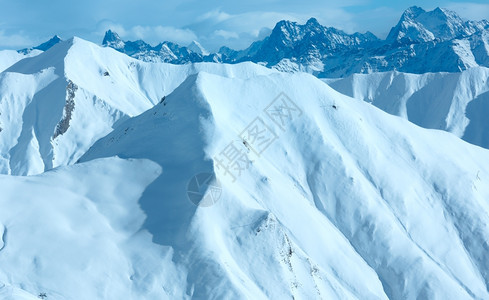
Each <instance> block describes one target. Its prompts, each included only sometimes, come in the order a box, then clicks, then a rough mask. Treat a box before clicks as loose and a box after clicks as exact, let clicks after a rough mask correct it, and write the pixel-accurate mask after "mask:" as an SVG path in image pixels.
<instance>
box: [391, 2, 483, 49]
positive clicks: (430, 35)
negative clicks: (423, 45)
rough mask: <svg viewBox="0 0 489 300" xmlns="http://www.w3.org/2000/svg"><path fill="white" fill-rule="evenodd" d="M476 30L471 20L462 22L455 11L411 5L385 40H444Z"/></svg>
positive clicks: (406, 42)
mask: <svg viewBox="0 0 489 300" xmlns="http://www.w3.org/2000/svg"><path fill="white" fill-rule="evenodd" d="M477 30H478V28H477V25H474V24H473V22H464V21H463V20H462V18H460V16H459V15H458V14H457V13H455V12H453V11H450V10H448V9H445V8H440V7H437V8H435V9H434V10H432V11H425V10H424V9H422V8H420V7H418V6H412V7H410V8H408V9H407V10H406V11H405V12H404V13H403V14H402V16H401V19H400V20H399V23H398V24H397V25H396V26H395V27H393V28H392V29H391V32H390V33H389V36H388V37H387V40H388V41H390V42H395V43H400V44H411V43H420V42H427V41H432V40H440V41H446V40H451V39H454V38H456V37H460V36H469V35H471V34H473V33H474V32H476V31H477Z"/></svg>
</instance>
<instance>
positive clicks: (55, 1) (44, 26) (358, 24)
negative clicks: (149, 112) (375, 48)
mask: <svg viewBox="0 0 489 300" xmlns="http://www.w3.org/2000/svg"><path fill="white" fill-rule="evenodd" d="M413 5H417V6H421V7H423V8H425V9H427V10H428V9H433V8H435V7H437V6H440V7H445V8H449V9H452V10H455V11H456V12H458V13H459V14H460V15H461V16H462V17H464V18H467V19H474V20H480V19H484V18H486V19H489V3H488V1H487V0H484V1H480V0H471V1H462V0H459V1H430V0H426V1H409V0H394V1H392V0H391V1H387V0H343V1H325V0H301V1H297V0H295V1H292V0H281V1H279V0H249V1H246V2H239V1H222V0H200V1H199V0H176V1H162V0H117V1H116V0H83V1H72V0H0V8H1V9H0V48H1V49H5V48H13V49H18V48H22V47H26V46H32V45H36V44H39V43H40V42H43V41H45V40H47V39H48V38H50V37H51V36H53V35H54V34H58V35H60V36H61V37H62V38H69V37H71V36H74V35H76V36H79V37H82V38H85V39H88V40H91V41H93V42H96V43H100V42H101V40H102V38H103V34H104V32H105V30H107V29H109V28H110V29H113V30H115V31H116V32H118V33H119V34H120V35H121V37H122V38H123V39H125V40H135V39H144V40H146V41H147V42H149V43H152V44H157V43H158V42H160V41H164V40H170V41H174V42H177V43H180V44H182V45H187V44H188V43H190V42H191V41H192V40H197V41H199V42H200V43H201V44H202V45H204V46H205V47H206V48H208V49H209V50H216V49H217V48H218V47H219V46H221V45H227V46H230V47H232V48H236V49H240V48H245V47H247V46H248V45H249V44H250V43H251V42H252V41H254V40H257V39H262V38H263V37H264V36H266V35H268V34H269V32H270V30H271V28H273V26H274V24H275V23H276V22H277V21H279V20H282V19H288V20H292V21H297V22H305V21H306V20H307V19H308V18H310V17H316V18H317V19H318V20H319V22H320V23H321V24H323V25H325V26H334V27H337V28H340V29H343V30H345V31H346V32H350V33H351V32H354V31H360V32H365V31H367V30H369V31H371V32H373V33H374V34H376V35H377V36H379V37H382V38H383V37H385V36H386V35H387V33H388V32H389V30H390V28H391V27H392V26H394V25H395V24H396V23H397V21H398V19H399V17H400V15H401V14H402V12H403V11H404V10H405V9H406V8H408V7H409V6H413Z"/></svg>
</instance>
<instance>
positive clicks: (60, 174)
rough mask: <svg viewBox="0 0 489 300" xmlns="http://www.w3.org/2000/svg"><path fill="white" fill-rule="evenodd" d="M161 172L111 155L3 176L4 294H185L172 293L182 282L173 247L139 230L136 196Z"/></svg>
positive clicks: (0, 290)
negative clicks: (30, 173) (33, 173)
mask: <svg viewBox="0 0 489 300" xmlns="http://www.w3.org/2000/svg"><path fill="white" fill-rule="evenodd" d="M160 172H161V168H160V167H159V166H157V165H156V164H155V163H152V162H149V161H142V160H122V159H118V158H107V159H102V160H96V161H92V162H90V163H87V164H79V165H76V166H70V167H65V168H58V169H55V170H51V171H49V172H46V173H43V174H42V175H38V176H31V177H17V176H8V175H0V188H1V190H2V197H0V206H1V207H3V208H7V207H8V209H2V210H0V237H1V239H0V266H1V268H0V298H1V299H38V298H37V297H34V296H38V295H41V294H42V293H44V294H46V296H47V298H46V299H140V297H141V296H143V295H144V296H145V297H146V298H147V299H171V298H173V299H175V297H176V298H181V297H182V295H181V294H176V295H173V294H172V290H174V289H175V286H179V285H180V286H181V285H183V284H184V282H181V281H183V278H181V277H179V274H180V271H179V270H176V269H174V268H173V267H172V263H171V259H170V258H171V252H172V251H171V249H170V248H168V247H161V246H158V245H155V244H154V243H152V242H151V236H150V235H149V234H148V233H147V232H145V231H140V226H141V224H142V223H143V222H144V217H145V216H144V214H143V212H142V210H141V209H140V208H139V206H138V202H137V200H138V199H139V197H140V195H141V194H142V193H143V192H144V189H145V188H146V186H147V185H148V184H150V183H151V181H152V180H154V178H156V177H157V176H158V174H159V173H160ZM27 293H30V294H31V295H33V296H32V297H31V298H29V297H28V294H27ZM22 295H24V297H25V298H22V297H21V296H22Z"/></svg>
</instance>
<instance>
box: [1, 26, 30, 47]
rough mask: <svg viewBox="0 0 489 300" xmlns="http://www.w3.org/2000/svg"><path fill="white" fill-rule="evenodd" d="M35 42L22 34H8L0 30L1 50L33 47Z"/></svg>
mask: <svg viewBox="0 0 489 300" xmlns="http://www.w3.org/2000/svg"><path fill="white" fill-rule="evenodd" d="M33 43H34V42H33V41H32V40H31V39H30V38H29V37H27V36H26V35H24V34H22V33H13V34H8V33H6V32H5V31H4V30H0V48H11V49H12V48H13V49H16V48H22V47H28V46H32V45H33Z"/></svg>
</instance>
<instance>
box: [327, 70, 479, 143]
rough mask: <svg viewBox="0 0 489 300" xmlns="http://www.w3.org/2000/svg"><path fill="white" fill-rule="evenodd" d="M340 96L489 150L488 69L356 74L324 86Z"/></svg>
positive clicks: (334, 80) (330, 80)
mask: <svg viewBox="0 0 489 300" xmlns="http://www.w3.org/2000/svg"><path fill="white" fill-rule="evenodd" d="M325 81H326V82H327V83H328V84H329V85H330V86H331V87H333V88H334V89H336V90H337V91H339V92H341V93H343V94H345V95H348V96H350V97H354V98H357V99H360V100H364V101H367V102H370V103H372V104H373V105H375V106H377V107H378V108H380V109H382V110H384V111H386V112H388V113H390V114H393V115H398V116H400V117H402V118H405V119H408V120H409V121H411V122H413V123H415V124H417V125H419V126H422V127H425V128H433V129H441V130H446V131H448V132H451V133H453V134H455V135H456V136H458V137H460V138H462V139H464V140H466V141H467V142H469V143H472V144H475V145H479V146H481V147H484V148H489V122H488V121H487V117H486V114H487V112H488V110H489V98H488V95H489V69H487V68H484V67H475V68H472V69H469V70H466V71H463V72H461V73H426V74H406V73H399V72H386V73H374V74H354V75H351V76H349V77H347V78H343V79H329V80H325Z"/></svg>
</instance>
